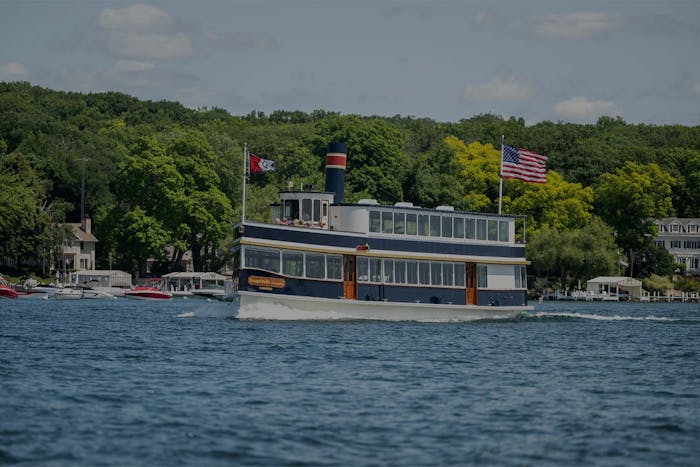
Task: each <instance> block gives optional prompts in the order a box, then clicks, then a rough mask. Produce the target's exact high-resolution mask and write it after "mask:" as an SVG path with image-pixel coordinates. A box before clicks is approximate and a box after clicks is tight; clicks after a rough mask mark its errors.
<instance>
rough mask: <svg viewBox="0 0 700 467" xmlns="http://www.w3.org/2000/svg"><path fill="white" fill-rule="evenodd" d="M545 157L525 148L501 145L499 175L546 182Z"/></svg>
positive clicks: (534, 181) (527, 180)
mask: <svg viewBox="0 0 700 467" xmlns="http://www.w3.org/2000/svg"><path fill="white" fill-rule="evenodd" d="M546 163H547V158H546V157H545V156H542V155H540V154H535V153H534V152H530V151H528V150H527V149H518V148H514V147H512V146H506V145H503V156H502V158H501V177H503V178H517V179H518V180H523V181H525V182H531V183H547V168H546V167H545V164H546Z"/></svg>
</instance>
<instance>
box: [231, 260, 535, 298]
mask: <svg viewBox="0 0 700 467" xmlns="http://www.w3.org/2000/svg"><path fill="white" fill-rule="evenodd" d="M352 288H353V290H351V291H350V293H351V294H352V295H349V293H348V284H347V282H344V281H329V280H313V279H309V278H303V279H302V278H293V277H283V276H280V275H277V274H273V273H270V272H268V271H261V270H248V269H244V270H242V271H241V272H240V276H239V290H242V291H248V292H260V293H274V294H278V295H289V296H299V297H317V298H328V299H338V298H354V299H355V300H357V301H367V302H389V303H417V304H420V303H428V304H443V305H468V304H469V305H478V306H497V307H500V306H511V307H512V306H524V305H525V304H526V303H527V296H526V291H525V290H488V289H486V290H483V289H482V290H480V289H476V290H474V293H473V294H471V301H470V302H468V300H470V293H469V291H468V290H467V289H466V288H449V287H430V286H408V285H406V286H401V285H392V284H376V283H362V282H355V283H353V284H352Z"/></svg>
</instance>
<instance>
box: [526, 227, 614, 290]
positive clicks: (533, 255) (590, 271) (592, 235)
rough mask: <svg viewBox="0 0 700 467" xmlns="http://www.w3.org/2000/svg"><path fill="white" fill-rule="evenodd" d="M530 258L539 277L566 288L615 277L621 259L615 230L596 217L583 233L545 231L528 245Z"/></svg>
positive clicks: (547, 229) (549, 229)
mask: <svg viewBox="0 0 700 467" xmlns="http://www.w3.org/2000/svg"><path fill="white" fill-rule="evenodd" d="M527 257H528V259H529V260H530V261H531V262H532V266H531V267H532V269H533V270H534V272H535V273H536V275H537V276H539V277H546V278H548V277H557V278H558V279H559V281H560V283H561V284H562V285H567V284H571V283H574V282H576V281H587V280H588V279H591V278H592V277H596V276H600V275H611V274H614V273H615V272H616V270H617V267H618V264H619V259H620V255H619V253H618V249H617V247H616V245H615V238H614V236H613V232H612V229H611V228H610V227H609V226H607V225H606V224H605V223H604V222H603V221H602V220H601V219H600V218H598V217H595V216H594V217H593V218H592V219H591V221H590V222H589V223H588V224H587V225H585V226H583V227H582V228H579V229H573V230H559V229H556V228H553V227H549V226H545V227H543V228H542V229H540V230H539V231H538V232H537V233H536V234H534V236H533V238H532V239H531V240H530V241H529V242H528V250H527Z"/></svg>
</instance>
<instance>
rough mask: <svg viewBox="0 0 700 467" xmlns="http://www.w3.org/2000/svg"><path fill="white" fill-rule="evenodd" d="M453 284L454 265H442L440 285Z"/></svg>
mask: <svg viewBox="0 0 700 467" xmlns="http://www.w3.org/2000/svg"><path fill="white" fill-rule="evenodd" d="M453 284H454V264H452V263H442V285H448V286H451V285H453Z"/></svg>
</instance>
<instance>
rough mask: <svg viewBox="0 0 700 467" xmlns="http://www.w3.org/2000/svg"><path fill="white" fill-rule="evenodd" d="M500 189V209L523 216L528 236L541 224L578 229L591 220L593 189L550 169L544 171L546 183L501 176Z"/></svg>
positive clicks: (556, 227) (546, 226)
mask: <svg viewBox="0 0 700 467" xmlns="http://www.w3.org/2000/svg"><path fill="white" fill-rule="evenodd" d="M503 191H504V197H503V211H504V212H510V213H515V214H523V215H526V216H527V228H528V232H527V233H528V237H529V236H530V235H531V234H533V233H534V232H536V231H537V230H539V229H542V228H551V229H556V230H560V231H565V230H572V229H578V228H581V227H583V226H585V225H587V224H588V223H589V222H590V220H591V212H592V210H593V190H592V189H591V188H589V187H583V186H581V184H580V183H570V182H567V181H565V180H564V179H563V177H562V176H561V175H559V174H558V173H557V172H556V171H554V170H550V171H548V172H547V183H542V184H538V183H525V182H522V181H520V180H504V181H503ZM506 194H509V196H507V195H506Z"/></svg>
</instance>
